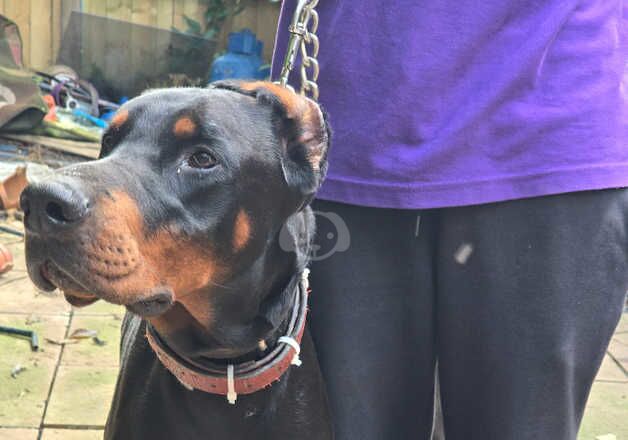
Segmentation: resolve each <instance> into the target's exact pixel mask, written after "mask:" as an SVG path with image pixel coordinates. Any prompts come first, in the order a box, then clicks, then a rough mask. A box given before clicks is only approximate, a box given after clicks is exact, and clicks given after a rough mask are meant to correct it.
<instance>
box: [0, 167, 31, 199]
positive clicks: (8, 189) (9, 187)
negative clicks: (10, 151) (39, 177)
mask: <svg viewBox="0 0 628 440" xmlns="http://www.w3.org/2000/svg"><path fill="white" fill-rule="evenodd" d="M26 185H28V181H27V179H26V167H17V168H16V170H15V171H14V172H13V174H11V175H10V176H9V177H7V178H6V179H5V180H4V181H3V182H2V183H0V205H1V206H0V208H2V209H15V208H17V207H18V205H19V201H20V194H22V191H23V190H24V188H26Z"/></svg>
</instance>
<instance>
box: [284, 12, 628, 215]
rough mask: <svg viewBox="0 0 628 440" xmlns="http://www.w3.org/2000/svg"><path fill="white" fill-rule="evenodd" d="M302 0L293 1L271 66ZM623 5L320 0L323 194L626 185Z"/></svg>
mask: <svg viewBox="0 0 628 440" xmlns="http://www.w3.org/2000/svg"><path fill="white" fill-rule="evenodd" d="M295 3H296V0H286V1H284V5H283V9H282V16H281V19H280V23H279V33H278V44H277V47H276V50H275V55H274V68H273V71H274V73H273V75H274V76H273V77H274V78H276V77H277V74H278V72H279V70H280V64H281V61H282V59H283V55H284V52H285V47H286V42H287V40H288V34H287V28H288V24H289V22H290V19H291V16H292V10H293V8H294V4H295ZM621 8H622V1H621V0H484V1H476V0H460V1H452V0H398V1H384V0H362V1H340V0H320V2H319V6H318V8H317V10H318V12H319V14H320V28H319V33H318V34H319V38H320V42H321V49H320V56H319V63H320V68H321V73H320V77H319V81H318V83H319V86H320V91H321V95H320V101H321V103H322V104H323V106H324V107H325V108H326V110H327V111H328V113H329V115H330V120H331V123H332V127H333V129H334V137H333V139H332V149H331V153H330V168H329V174H328V177H327V180H326V182H325V184H324V185H323V188H322V189H321V191H320V193H319V197H320V198H321V199H325V200H333V201H339V202H345V203H351V204H356V205H365V206H376V207H393V208H435V207H446V206H460V205H470V204H478V203H487V202H496V201H502V200H509V199H518V198H524V197H532V196H541V195H548V194H557V193H564V192H571V191H582V190H592V189H602V188H612V187H623V186H628V125H627V122H628V120H627V117H626V116H627V115H628V111H627V105H626V102H627V98H626V93H628V90H626V89H625V87H626V86H627V85H628V81H626V83H627V84H624V85H622V76H624V71H625V68H626V58H627V57H626V55H627V51H626V44H625V42H626V38H624V37H625V36H626V35H625V34H626V32H625V29H624V28H623V26H625V25H626V24H625V23H626V22H623V21H622V9H621ZM622 34H623V35H622ZM297 78H298V74H297V72H294V73H293V75H292V77H291V81H292V80H295V81H296V79H297Z"/></svg>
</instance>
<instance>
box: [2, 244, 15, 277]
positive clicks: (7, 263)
mask: <svg viewBox="0 0 628 440" xmlns="http://www.w3.org/2000/svg"><path fill="white" fill-rule="evenodd" d="M11 269H13V255H12V254H11V251H9V249H7V247H6V246H5V245H3V244H0V275H3V274H5V273H7V272H8V271H10V270H11Z"/></svg>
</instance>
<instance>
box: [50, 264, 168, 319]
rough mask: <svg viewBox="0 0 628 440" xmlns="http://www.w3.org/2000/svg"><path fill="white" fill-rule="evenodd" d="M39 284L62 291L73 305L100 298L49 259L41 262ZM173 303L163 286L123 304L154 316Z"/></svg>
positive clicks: (87, 302)
mask: <svg viewBox="0 0 628 440" xmlns="http://www.w3.org/2000/svg"><path fill="white" fill-rule="evenodd" d="M39 275H40V277H39V283H38V284H39V285H40V287H41V288H43V289H44V290H49V291H51V290H54V289H55V288H58V289H59V290H61V291H62V292H63V295H64V296H65V299H66V301H67V302H68V303H70V304H71V305H73V306H75V307H85V306H89V305H91V304H93V303H95V302H96V301H98V300H99V299H100V298H99V297H98V296H96V295H94V294H92V293H88V292H89V290H88V289H87V288H85V287H84V286H83V285H82V284H81V283H80V282H79V281H77V280H76V279H75V278H73V277H72V276H71V275H69V274H67V273H66V272H64V271H63V270H61V269H60V268H59V267H58V266H57V265H56V264H54V263H53V262H51V261H46V262H45V263H43V264H42V265H41V267H40V270H39ZM173 304H174V293H173V292H172V290H170V289H169V288H166V287H163V288H160V289H158V290H157V291H155V292H154V293H152V294H150V295H148V296H147V297H145V298H142V299H141V300H139V301H135V302H132V303H130V304H122V305H125V306H126V308H127V309H128V310H129V311H131V312H133V313H135V314H136V315H140V316H142V317H146V318H148V317H154V316H158V315H161V314H163V313H164V312H166V311H167V310H168V309H169V308H170V307H171V306H172V305H173Z"/></svg>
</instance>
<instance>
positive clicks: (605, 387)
mask: <svg viewBox="0 0 628 440" xmlns="http://www.w3.org/2000/svg"><path fill="white" fill-rule="evenodd" d="M627 420H628V383H609V382H595V383H594V384H593V388H592V390H591V395H590V396H589V402H588V404H587V409H586V411H585V413H584V419H583V421H582V426H581V427H580V433H579V435H578V440H595V438H596V437H598V436H602V435H606V434H613V435H615V437H616V438H617V440H623V439H628V423H627V422H626V421H627Z"/></svg>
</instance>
